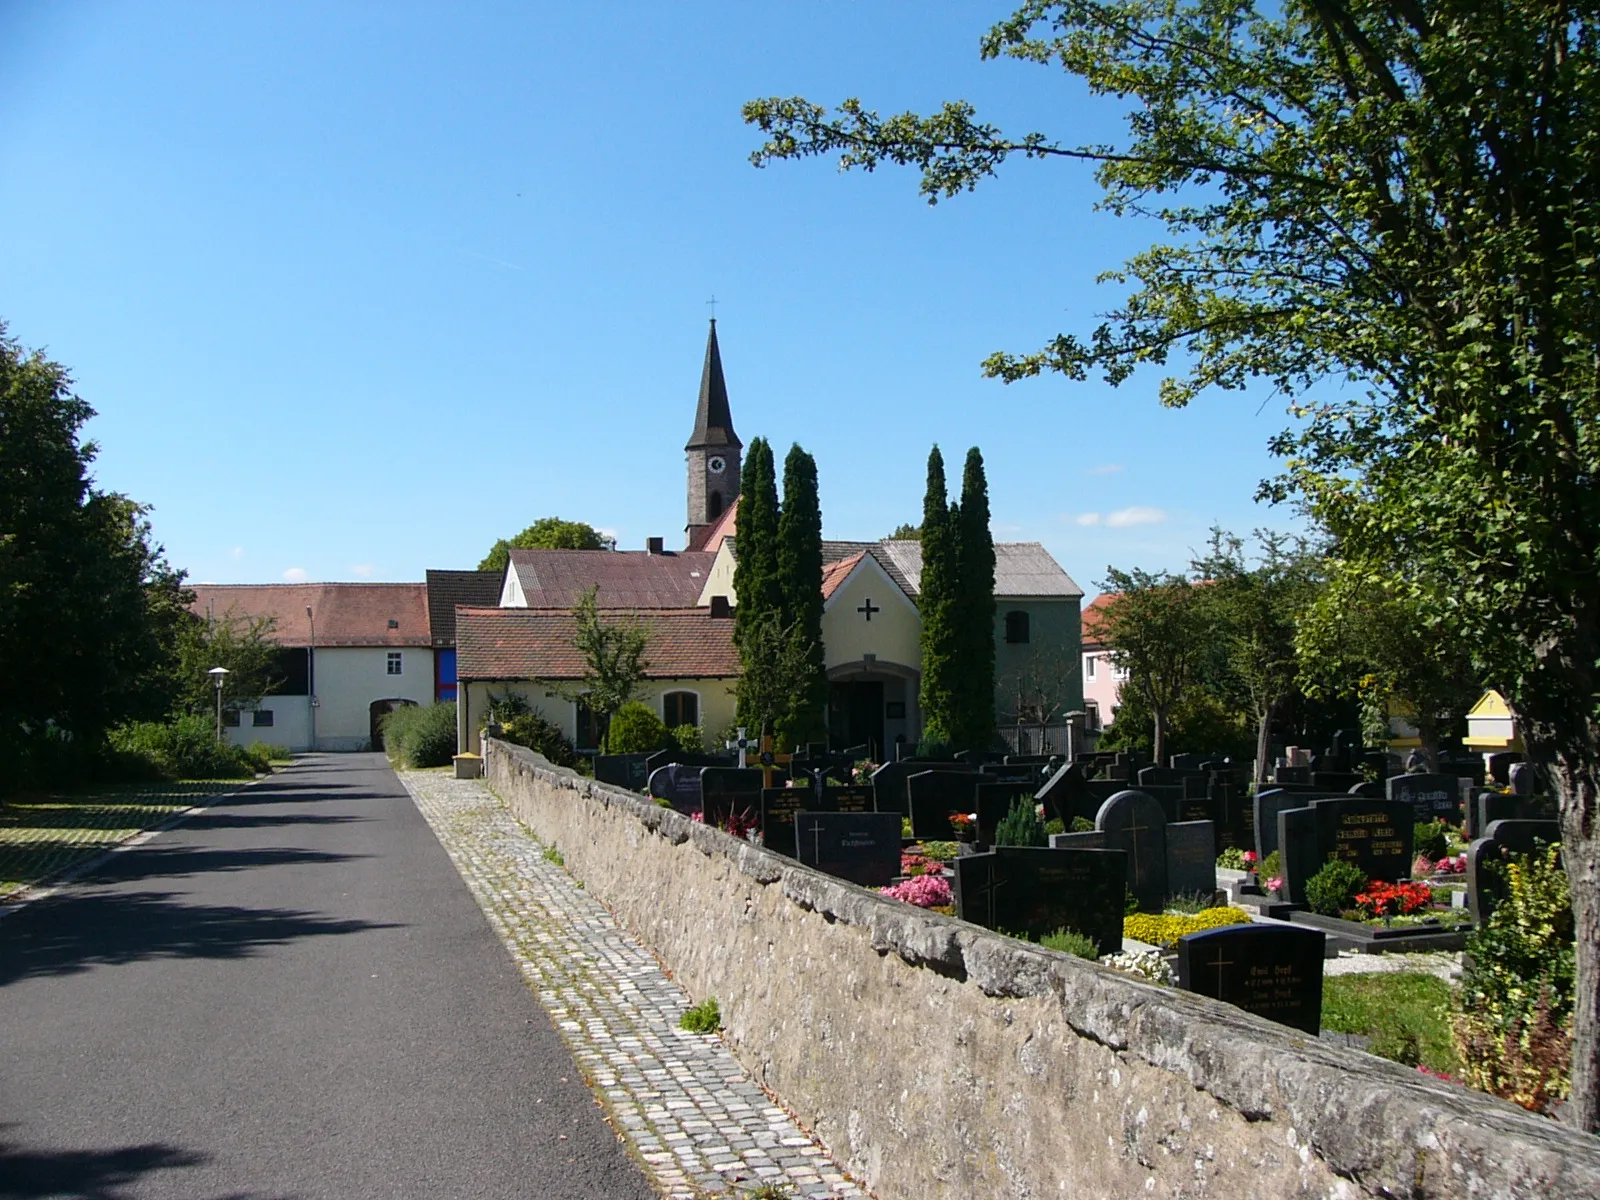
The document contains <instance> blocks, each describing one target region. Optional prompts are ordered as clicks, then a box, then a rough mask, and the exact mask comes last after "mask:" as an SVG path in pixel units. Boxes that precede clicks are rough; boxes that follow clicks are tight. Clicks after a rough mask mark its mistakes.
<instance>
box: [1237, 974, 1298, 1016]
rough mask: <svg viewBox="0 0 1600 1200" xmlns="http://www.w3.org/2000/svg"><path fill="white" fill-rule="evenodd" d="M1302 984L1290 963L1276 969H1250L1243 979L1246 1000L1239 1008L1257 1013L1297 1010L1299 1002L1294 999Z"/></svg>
mask: <svg viewBox="0 0 1600 1200" xmlns="http://www.w3.org/2000/svg"><path fill="white" fill-rule="evenodd" d="M1302 983H1303V980H1302V978H1301V976H1300V975H1299V973H1298V972H1296V970H1295V968H1294V965H1293V964H1292V963H1286V964H1284V965H1282V966H1277V967H1251V968H1250V972H1249V974H1248V975H1247V976H1246V977H1245V979H1244V989H1245V993H1246V996H1247V999H1246V1002H1245V1003H1244V1004H1242V1005H1240V1007H1241V1008H1245V1009H1248V1010H1249V1011H1250V1012H1257V1013H1267V1012H1281V1011H1283V1010H1284V1009H1291V1008H1299V1007H1300V1004H1299V1001H1298V1000H1296V998H1295V997H1296V995H1297V994H1298V989H1299V988H1300V987H1301V985H1302Z"/></svg>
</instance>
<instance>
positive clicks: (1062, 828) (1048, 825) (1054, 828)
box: [1044, 817, 1067, 837]
mask: <svg viewBox="0 0 1600 1200" xmlns="http://www.w3.org/2000/svg"><path fill="white" fill-rule="evenodd" d="M1066 831H1067V823H1066V822H1065V821H1063V820H1062V819H1061V818H1060V817H1051V818H1050V819H1049V820H1048V821H1046V822H1045V823H1044V832H1045V836H1046V837H1049V836H1050V835H1051V834H1053V833H1065V832H1066Z"/></svg>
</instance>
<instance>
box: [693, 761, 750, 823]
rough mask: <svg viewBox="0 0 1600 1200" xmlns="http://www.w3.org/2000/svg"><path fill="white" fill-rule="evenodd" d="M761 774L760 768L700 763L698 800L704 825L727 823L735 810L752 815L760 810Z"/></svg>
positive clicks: (741, 813)
mask: <svg viewBox="0 0 1600 1200" xmlns="http://www.w3.org/2000/svg"><path fill="white" fill-rule="evenodd" d="M762 784H763V776H762V774H761V772H760V771H755V770H743V771H741V770H740V769H739V768H738V767H702V768H701V769H700V804H701V810H702V811H703V812H704V813H705V819H706V824H707V825H715V826H718V827H721V826H724V825H726V824H727V823H728V818H729V817H730V816H732V815H733V814H735V813H738V814H740V815H741V816H743V815H744V814H746V813H748V814H749V815H750V819H751V820H752V821H753V820H755V819H756V816H757V814H758V813H759V812H760V811H761V789H762Z"/></svg>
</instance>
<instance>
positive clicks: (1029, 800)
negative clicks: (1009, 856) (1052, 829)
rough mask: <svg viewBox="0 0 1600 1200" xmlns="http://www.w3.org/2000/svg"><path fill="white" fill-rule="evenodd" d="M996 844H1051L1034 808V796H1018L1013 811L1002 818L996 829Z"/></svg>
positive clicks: (1013, 803) (1012, 806) (1013, 804)
mask: <svg viewBox="0 0 1600 1200" xmlns="http://www.w3.org/2000/svg"><path fill="white" fill-rule="evenodd" d="M994 844H995V845H996V846H1048V845H1049V844H1050V839H1049V838H1047V837H1046V836H1045V833H1044V822H1043V821H1041V820H1039V812H1038V810H1037V809H1036V808H1034V805H1033V797H1032V796H1018V797H1017V798H1016V799H1015V800H1013V801H1012V802H1011V811H1010V812H1009V813H1007V814H1006V815H1005V816H1004V817H1002V818H1001V819H1000V824H999V825H998V826H996V827H995V831H994Z"/></svg>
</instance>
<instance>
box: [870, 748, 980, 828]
mask: <svg viewBox="0 0 1600 1200" xmlns="http://www.w3.org/2000/svg"><path fill="white" fill-rule="evenodd" d="M935 770H938V771H960V770H962V768H958V767H957V766H956V765H955V764H954V763H945V764H939V763H934V762H929V761H926V760H923V759H916V760H914V761H910V762H894V763H885V764H884V765H883V766H881V767H879V768H878V769H877V770H876V771H874V772H873V773H872V786H873V787H874V788H876V789H877V795H878V805H879V807H880V808H881V810H882V811H883V812H898V813H899V814H900V815H901V816H905V817H909V816H910V815H911V801H910V798H909V796H908V794H907V792H906V780H907V779H909V778H911V776H913V775H920V774H922V773H923V772H925V771H935ZM967 811H968V812H971V811H972V810H971V809H968V810H967Z"/></svg>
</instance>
